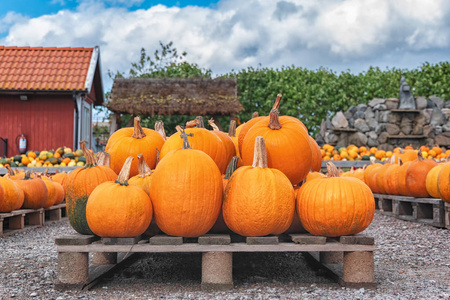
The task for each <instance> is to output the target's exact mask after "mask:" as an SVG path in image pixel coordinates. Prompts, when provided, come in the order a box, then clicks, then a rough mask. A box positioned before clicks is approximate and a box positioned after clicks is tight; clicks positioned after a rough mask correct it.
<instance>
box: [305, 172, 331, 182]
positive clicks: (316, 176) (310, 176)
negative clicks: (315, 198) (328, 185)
mask: <svg viewBox="0 0 450 300" xmlns="http://www.w3.org/2000/svg"><path fill="white" fill-rule="evenodd" d="M325 177H327V176H326V175H325V174H322V173H320V172H309V173H308V175H307V176H306V181H311V180H314V179H320V178H325Z"/></svg>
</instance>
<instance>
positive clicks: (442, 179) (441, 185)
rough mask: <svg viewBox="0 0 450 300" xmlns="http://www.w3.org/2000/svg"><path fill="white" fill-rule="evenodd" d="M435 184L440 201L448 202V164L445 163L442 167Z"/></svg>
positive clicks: (449, 197)
mask: <svg viewBox="0 0 450 300" xmlns="http://www.w3.org/2000/svg"><path fill="white" fill-rule="evenodd" d="M437 184H438V190H439V194H440V195H441V199H442V200H443V201H444V202H450V163H446V164H444V166H443V167H442V169H441V171H440V172H439V175H438V179H437Z"/></svg>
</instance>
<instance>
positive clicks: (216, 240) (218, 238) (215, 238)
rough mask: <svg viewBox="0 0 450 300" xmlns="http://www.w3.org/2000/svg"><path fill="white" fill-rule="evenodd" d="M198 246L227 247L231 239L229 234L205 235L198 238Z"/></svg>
mask: <svg viewBox="0 0 450 300" xmlns="http://www.w3.org/2000/svg"><path fill="white" fill-rule="evenodd" d="M198 243H199V245H229V244H230V243H231V237H230V235H229V234H205V235H202V236H199V237H198Z"/></svg>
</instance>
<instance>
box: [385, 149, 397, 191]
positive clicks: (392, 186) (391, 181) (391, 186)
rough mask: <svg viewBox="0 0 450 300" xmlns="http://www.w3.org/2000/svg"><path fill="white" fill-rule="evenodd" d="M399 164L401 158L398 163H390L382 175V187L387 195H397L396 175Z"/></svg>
mask: <svg viewBox="0 0 450 300" xmlns="http://www.w3.org/2000/svg"><path fill="white" fill-rule="evenodd" d="M394 161H395V158H394ZM400 166H401V160H399V162H398V163H392V164H391V165H390V166H389V168H388V169H387V170H386V172H385V176H384V187H385V190H386V194H389V195H398V194H399V189H398V177H399V175H398V174H399V171H400Z"/></svg>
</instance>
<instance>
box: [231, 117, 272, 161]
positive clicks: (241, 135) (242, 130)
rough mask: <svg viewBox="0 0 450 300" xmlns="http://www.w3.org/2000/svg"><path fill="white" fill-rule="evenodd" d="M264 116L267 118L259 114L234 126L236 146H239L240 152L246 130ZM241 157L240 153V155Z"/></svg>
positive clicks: (240, 151)
mask: <svg viewBox="0 0 450 300" xmlns="http://www.w3.org/2000/svg"><path fill="white" fill-rule="evenodd" d="M264 118H267V116H261V117H256V118H253V119H250V120H248V121H247V122H245V123H244V124H242V125H240V126H238V127H237V128H236V136H237V138H238V147H239V153H242V145H243V144H244V138H245V136H246V135H247V132H248V131H249V130H250V128H252V127H253V125H255V124H256V123H258V122H259V121H261V120H263V119H264ZM241 158H242V155H241Z"/></svg>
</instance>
